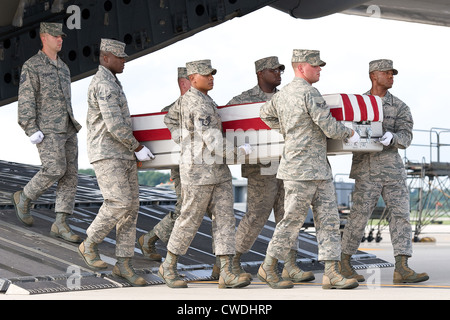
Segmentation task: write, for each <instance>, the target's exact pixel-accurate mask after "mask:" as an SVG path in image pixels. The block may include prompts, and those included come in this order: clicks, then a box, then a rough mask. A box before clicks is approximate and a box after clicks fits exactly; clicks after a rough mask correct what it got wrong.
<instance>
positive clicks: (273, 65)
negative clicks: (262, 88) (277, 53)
mask: <svg viewBox="0 0 450 320" xmlns="http://www.w3.org/2000/svg"><path fill="white" fill-rule="evenodd" d="M284 68H285V66H284V64H281V63H279V62H278V57H267V58H262V59H259V60H257V61H255V70H256V72H259V71H262V70H264V69H280V70H282V71H283V70H284Z"/></svg>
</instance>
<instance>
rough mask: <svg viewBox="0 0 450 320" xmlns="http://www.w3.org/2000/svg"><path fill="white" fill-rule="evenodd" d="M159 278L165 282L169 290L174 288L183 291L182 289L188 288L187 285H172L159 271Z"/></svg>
mask: <svg viewBox="0 0 450 320" xmlns="http://www.w3.org/2000/svg"><path fill="white" fill-rule="evenodd" d="M158 276H159V277H160V278H161V279H162V280H163V281H164V283H165V284H166V285H167V286H168V287H169V288H173V289H181V288H187V287H188V286H187V284H185V285H183V286H174V285H172V284H170V283H168V282H167V281H166V279H164V277H163V275H162V274H161V272H159V271H158Z"/></svg>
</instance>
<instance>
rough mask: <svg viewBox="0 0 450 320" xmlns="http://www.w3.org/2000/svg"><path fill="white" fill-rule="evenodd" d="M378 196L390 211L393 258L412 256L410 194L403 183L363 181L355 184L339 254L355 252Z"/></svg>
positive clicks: (360, 180) (359, 180)
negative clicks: (351, 205)
mask: <svg viewBox="0 0 450 320" xmlns="http://www.w3.org/2000/svg"><path fill="white" fill-rule="evenodd" d="M380 195H381V196H382V197H383V200H384V202H385V204H386V210H389V213H390V220H389V231H390V234H391V240H392V246H393V248H394V256H397V255H407V256H411V255H412V240H411V238H412V229H411V223H410V221H409V192H408V188H407V186H406V182H405V181H404V180H400V181H393V182H387V183H383V182H371V181H367V180H365V179H357V180H356V181H355V190H354V191H353V207H352V210H351V211H350V216H349V218H348V219H347V225H346V226H345V229H344V235H343V237H342V252H344V253H345V254H349V255H352V254H354V253H355V252H356V250H357V249H358V247H359V244H360V242H361V239H362V236H363V235H364V229H365V228H366V225H367V222H368V221H369V218H370V216H371V214H372V212H373V209H374V208H375V206H376V204H377V202H378V199H379V198H380Z"/></svg>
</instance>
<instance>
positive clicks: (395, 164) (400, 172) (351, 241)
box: [342, 91, 414, 256]
mask: <svg viewBox="0 0 450 320" xmlns="http://www.w3.org/2000/svg"><path fill="white" fill-rule="evenodd" d="M369 93H370V91H368V92H366V93H365V94H369ZM382 101H383V114H384V119H383V132H387V131H389V132H391V133H392V135H393V138H392V141H391V144H390V145H389V146H384V147H383V150H382V151H380V152H370V153H369V152H368V153H353V161H352V169H351V172H350V177H351V178H353V179H355V190H354V191H353V207H352V210H351V212H350V216H349V219H348V222H347V225H346V227H345V229H344V235H343V238H342V246H343V252H344V253H346V254H354V253H355V252H356V250H357V248H358V246H359V243H360V242H361V239H362V236H363V234H364V229H365V227H366V225H367V222H368V220H369V218H370V215H371V213H372V211H373V209H374V208H375V206H376V204H377V202H378V199H379V197H380V195H381V196H382V197H383V200H384V202H385V203H386V208H387V209H388V210H389V211H388V212H389V214H390V215H391V219H390V222H389V230H390V232H391V241H392V245H393V247H394V255H399V254H401V255H408V256H411V254H412V244H411V232H412V230H411V224H410V221H409V210H410V208H409V191H408V188H407V187H406V170H405V167H404V164H403V161H402V158H401V156H400V154H399V152H398V149H406V148H407V147H409V145H410V144H411V141H412V138H413V133H412V130H413V125H414V121H413V118H412V115H411V112H410V109H409V107H408V106H407V105H406V104H405V103H404V102H403V101H401V100H400V99H398V98H397V97H395V96H394V95H392V94H391V93H390V92H389V91H388V92H387V93H386V95H385V96H384V97H383V98H382Z"/></svg>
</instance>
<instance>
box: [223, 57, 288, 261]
mask: <svg viewBox="0 0 450 320" xmlns="http://www.w3.org/2000/svg"><path fill="white" fill-rule="evenodd" d="M281 66H282V69H283V70H284V65H281V64H280V63H279V62H278V58H277V57H269V58H263V59H260V60H257V61H256V62H255V69H256V72H258V71H261V70H263V69H267V68H279V67H281ZM277 91H278V89H275V92H277ZM272 96H273V93H271V94H267V93H265V92H264V91H262V90H261V88H260V87H259V85H256V86H255V87H253V88H251V89H250V90H247V91H244V92H242V93H241V94H240V95H238V96H235V97H234V98H233V99H231V100H230V101H229V102H228V103H227V105H231V104H243V103H251V102H262V101H267V100H270V98H271V97H272ZM278 165H279V163H278V162H272V163H270V164H242V165H241V174H242V176H243V177H245V178H247V212H246V213H245V215H244V217H243V218H242V219H241V221H240V222H239V226H238V228H237V230H236V251H237V252H241V253H247V252H249V251H250V249H251V248H252V246H253V244H254V243H255V241H256V239H257V238H258V235H259V234H260V233H261V230H262V228H263V227H264V225H265V224H266V222H267V220H268V219H269V216H270V214H271V212H272V209H273V211H274V216H275V222H276V223H278V222H279V221H280V220H281V219H282V218H283V216H284V187H283V181H282V180H280V179H277V177H276V173H277V170H278ZM268 170H270V174H267V171H268ZM294 248H295V249H297V246H294Z"/></svg>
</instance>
